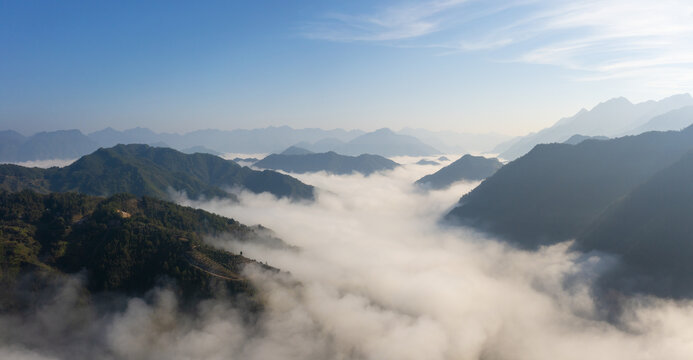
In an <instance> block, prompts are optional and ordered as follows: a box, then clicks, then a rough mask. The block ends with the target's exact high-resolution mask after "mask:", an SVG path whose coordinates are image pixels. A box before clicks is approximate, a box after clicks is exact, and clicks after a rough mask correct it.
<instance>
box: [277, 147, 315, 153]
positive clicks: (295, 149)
mask: <svg viewBox="0 0 693 360" xmlns="http://www.w3.org/2000/svg"><path fill="white" fill-rule="evenodd" d="M307 154H314V152H312V151H310V150H306V149H304V148H300V147H297V146H289V147H288V148H287V149H286V150H284V151H282V152H281V154H280V155H307Z"/></svg>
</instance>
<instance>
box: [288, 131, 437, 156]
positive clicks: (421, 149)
mask: <svg viewBox="0 0 693 360" xmlns="http://www.w3.org/2000/svg"><path fill="white" fill-rule="evenodd" d="M295 146H296V147H299V148H303V149H307V150H310V151H312V152H328V151H334V152H336V153H339V154H343V155H352V156H356V155H361V154H374V155H381V156H385V157H390V156H430V155H436V154H440V151H439V150H437V149H435V148H433V147H432V146H430V145H427V144H425V143H423V142H422V141H421V140H419V139H417V138H415V137H413V136H409V135H400V134H397V133H395V132H394V131H392V130H390V129H387V128H383V129H379V130H376V131H373V132H370V133H366V134H363V135H361V136H358V137H356V138H354V139H353V140H351V141H349V142H341V141H335V140H334V139H328V140H327V141H324V140H323V141H320V142H316V143H314V144H311V143H308V142H301V143H298V144H296V145H295Z"/></svg>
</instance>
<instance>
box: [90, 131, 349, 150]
mask: <svg viewBox="0 0 693 360" xmlns="http://www.w3.org/2000/svg"><path fill="white" fill-rule="evenodd" d="M361 134H363V131H360V130H343V129H334V130H323V129H317V128H306V129H294V128H291V127H289V126H279V127H274V126H270V127H266V128H260V129H236V130H215V129H207V130H196V131H191V132H188V133H185V134H171V133H155V132H154V131H152V130H149V129H146V128H134V129H128V130H124V131H118V130H114V129H112V128H106V129H104V130H100V131H96V132H93V133H90V134H89V137H90V138H92V139H94V141H96V142H97V143H99V145H101V146H104V147H111V146H114V145H117V144H153V143H157V142H164V143H166V144H169V145H170V146H171V147H173V148H176V149H186V148H190V147H193V146H205V147H207V148H209V149H211V150H214V151H217V152H221V153H247V154H250V153H271V152H276V151H280V150H281V149H285V148H287V147H289V146H291V145H294V144H296V143H299V142H302V141H309V142H313V141H319V140H322V139H324V138H330V137H331V138H336V139H340V140H342V141H349V140H351V139H353V138H355V137H357V136H359V135H361Z"/></svg>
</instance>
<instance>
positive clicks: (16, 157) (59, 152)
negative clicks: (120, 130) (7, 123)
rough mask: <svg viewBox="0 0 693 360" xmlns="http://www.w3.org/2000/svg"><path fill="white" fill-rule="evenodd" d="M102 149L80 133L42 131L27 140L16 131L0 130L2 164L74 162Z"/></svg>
mask: <svg viewBox="0 0 693 360" xmlns="http://www.w3.org/2000/svg"><path fill="white" fill-rule="evenodd" d="M98 148H99V145H98V144H97V143H96V142H95V141H93V140H91V139H90V138H88V137H87V136H85V135H84V134H82V133H81V132H80V131H79V130H59V131H52V132H39V133H36V134H34V135H32V136H29V137H25V136H23V135H21V134H19V133H17V132H16V131H11V130H8V131H0V161H2V162H23V161H35V160H52V159H75V158H78V157H80V156H82V155H84V154H88V153H90V152H92V151H94V150H96V149H98Z"/></svg>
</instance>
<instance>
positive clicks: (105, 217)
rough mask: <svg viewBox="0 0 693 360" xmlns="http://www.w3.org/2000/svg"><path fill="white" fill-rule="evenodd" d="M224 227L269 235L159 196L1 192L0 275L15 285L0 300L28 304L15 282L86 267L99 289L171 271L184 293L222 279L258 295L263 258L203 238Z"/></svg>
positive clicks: (148, 283)
mask: <svg viewBox="0 0 693 360" xmlns="http://www.w3.org/2000/svg"><path fill="white" fill-rule="evenodd" d="M222 234H228V235H230V236H232V237H234V238H236V239H238V240H239V241H254V239H255V238H256V237H262V238H263V241H267V237H266V236H265V235H263V234H259V233H258V232H257V229H256V228H252V227H248V226H245V225H243V224H240V223H238V222H237V221H235V220H232V219H227V218H224V217H221V216H217V215H214V214H211V213H208V212H205V211H202V210H196V209H193V208H189V207H183V206H179V205H176V204H173V203H169V202H165V201H161V200H157V199H154V198H151V197H136V196H134V195H127V194H118V195H114V196H112V197H109V198H99V197H94V196H88V195H84V194H75V193H52V194H47V195H46V194H39V193H36V192H33V191H28V190H27V191H22V192H16V193H9V192H0V283H1V284H2V286H3V288H4V289H7V291H5V292H3V295H2V299H0V306H1V307H2V308H7V307H13V306H19V305H22V303H21V301H19V302H18V301H17V297H16V296H15V295H17V294H14V293H13V290H12V289H14V288H15V287H14V285H16V284H17V283H18V282H21V281H26V279H27V278H29V279H32V280H31V281H36V282H37V285H36V286H40V283H41V281H49V280H50V279H51V278H56V277H61V276H64V275H65V274H73V273H77V272H81V271H86V275H87V288H88V290H89V291H91V292H92V293H96V292H104V291H106V292H119V293H124V294H131V295H139V294H143V293H144V292H146V291H147V290H149V289H151V288H152V287H154V286H155V285H156V284H157V283H158V282H160V281H162V280H166V279H168V280H169V281H173V282H174V283H175V285H176V288H177V289H178V291H179V293H180V295H182V298H184V299H193V298H200V297H208V296H212V295H213V292H214V291H215V290H214V289H219V285H220V284H221V285H223V288H225V289H226V291H228V293H229V294H232V295H244V296H246V297H248V298H252V297H253V289H252V287H251V286H250V284H249V282H248V281H247V280H246V279H245V277H244V276H243V275H242V270H243V268H244V266H245V265H246V264H248V263H256V262H255V261H254V260H251V259H248V258H245V257H243V256H241V255H240V254H231V253H229V252H226V251H222V250H218V249H215V248H213V247H211V246H209V245H206V244H205V243H204V242H203V241H202V238H203V237H204V236H220V235H222ZM273 240H274V241H276V242H277V243H279V244H282V242H281V240H279V239H273ZM256 264H258V263H256ZM258 265H259V266H263V267H265V268H268V269H269V267H267V266H265V265H262V264H258Z"/></svg>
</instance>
